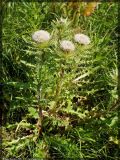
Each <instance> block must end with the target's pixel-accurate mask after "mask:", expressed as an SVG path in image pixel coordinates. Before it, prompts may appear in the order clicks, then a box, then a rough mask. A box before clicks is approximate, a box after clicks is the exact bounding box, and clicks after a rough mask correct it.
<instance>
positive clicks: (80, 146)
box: [2, 1, 119, 160]
mask: <svg viewBox="0 0 120 160" xmlns="http://www.w3.org/2000/svg"><path fill="white" fill-rule="evenodd" d="M84 5H85V4H84V3H82V4H81V5H80V6H81V8H79V13H80V14H79V15H78V16H75V15H76V13H75V9H74V7H73V8H72V7H71V5H69V6H67V7H68V8H66V4H65V3H54V4H53V3H48V2H42V3H38V2H26V1H22V2H8V3H7V4H6V8H5V10H4V21H3V27H2V41H3V53H2V56H3V59H2V60H3V63H2V82H3V83H4V86H3V95H4V108H3V127H2V128H3V129H2V134H3V150H2V152H3V157H5V158H23V159H26V158H36V157H38V158H50V159H56V158H57V159H59V158H61V159H67V158H73V159H109V160H110V159H116V160H117V159H119V157H118V147H119V140H118V114H117V109H116V107H115V103H116V101H117V99H118V95H117V81H118V79H117V76H118V69H117V12H118V4H117V3H101V4H100V5H99V7H98V9H97V10H96V11H95V12H94V13H93V14H92V15H91V16H89V17H86V16H83V15H82V11H83V8H84ZM74 14H75V15H74ZM61 17H64V18H66V17H67V18H68V19H67V21H66V23H65V24H64V25H63V26H61V24H60V22H59V19H60V18H61ZM75 17H77V20H76V19H75ZM39 29H44V30H47V31H49V32H50V33H51V34H52V35H54V36H53V39H52V41H51V43H50V44H49V46H48V47H47V48H44V49H43V53H44V57H43V60H42V63H43V64H42V68H41V81H42V82H41V83H42V98H41V101H40V104H41V105H42V109H43V132H42V136H41V137H40V138H39V139H36V132H37V126H36V123H37V119H38V113H37V105H38V100H37V82H36V65H37V57H38V55H40V54H41V50H40V48H38V47H37V46H36V45H35V44H34V42H33V41H32V39H31V35H32V33H33V32H35V31H36V30H39ZM79 31H80V32H82V33H84V34H86V35H88V36H89V37H90V39H91V44H90V45H89V46H88V47H84V46H79V45H76V48H77V51H76V56H75V57H74V58H67V59H66V60H65V61H64V60H63V61H62V63H63V64H64V65H63V68H64V76H63V77H60V69H61V65H60V64H61V58H60V57H59V56H60V55H61V54H62V53H61V51H60V49H59V47H58V40H59V39H61V38H67V39H70V40H72V37H73V35H74V34H75V33H77V32H79ZM56 53H57V54H56ZM78 77H79V80H78V81H77V82H76V83H73V80H75V79H76V78H78ZM61 82H62V84H61ZM59 87H61V88H60V89H59V94H57V89H58V88H59Z"/></svg>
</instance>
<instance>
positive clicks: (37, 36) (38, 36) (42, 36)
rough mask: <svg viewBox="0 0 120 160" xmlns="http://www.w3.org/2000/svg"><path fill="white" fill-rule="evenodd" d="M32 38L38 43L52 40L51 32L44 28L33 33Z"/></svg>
mask: <svg viewBox="0 0 120 160" xmlns="http://www.w3.org/2000/svg"><path fill="white" fill-rule="evenodd" d="M32 39H33V40H34V41H35V42H38V43H43V42H47V41H49V40H50V33H49V32H47V31H44V30H39V31H36V32H34V33H33V34H32Z"/></svg>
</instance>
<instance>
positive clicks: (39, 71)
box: [37, 54, 43, 136]
mask: <svg viewBox="0 0 120 160" xmlns="http://www.w3.org/2000/svg"><path fill="white" fill-rule="evenodd" d="M42 65H43V54H42V55H39V59H38V87H37V94H38V116H39V117H38V122H37V127H38V136H40V135H41V134H42V119H43V115H42V106H41V104H40V101H41V98H42V79H41V70H42Z"/></svg>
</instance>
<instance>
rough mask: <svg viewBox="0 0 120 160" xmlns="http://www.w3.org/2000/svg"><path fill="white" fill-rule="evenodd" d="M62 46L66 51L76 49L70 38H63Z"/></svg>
mask: <svg viewBox="0 0 120 160" xmlns="http://www.w3.org/2000/svg"><path fill="white" fill-rule="evenodd" d="M60 48H61V49H62V50H63V51H65V52H72V51H74V50H75V46H74V44H73V43H72V42H71V41H69V40H62V41H61V42H60Z"/></svg>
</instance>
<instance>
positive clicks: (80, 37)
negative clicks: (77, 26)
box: [74, 33, 90, 45]
mask: <svg viewBox="0 0 120 160" xmlns="http://www.w3.org/2000/svg"><path fill="white" fill-rule="evenodd" d="M74 40H75V42H77V43H79V44H84V45H88V44H89V43H90V38H89V37H88V36H86V35H84V34H80V33H78V34H75V36H74Z"/></svg>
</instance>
